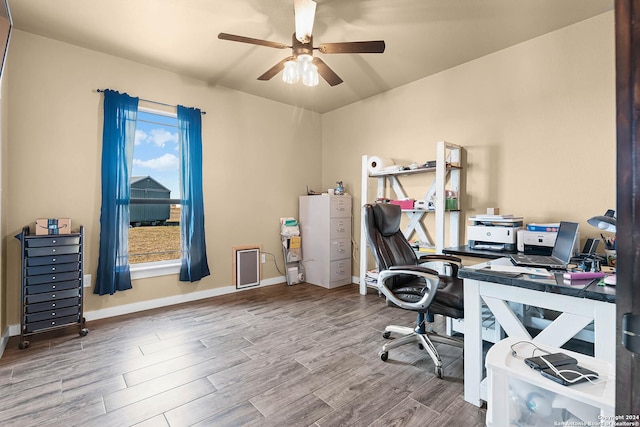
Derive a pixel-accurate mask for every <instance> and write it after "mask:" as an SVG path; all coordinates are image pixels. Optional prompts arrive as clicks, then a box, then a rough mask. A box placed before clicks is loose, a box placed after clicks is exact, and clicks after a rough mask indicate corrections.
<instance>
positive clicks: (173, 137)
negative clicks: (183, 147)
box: [150, 128, 178, 147]
mask: <svg viewBox="0 0 640 427" xmlns="http://www.w3.org/2000/svg"><path fill="white" fill-rule="evenodd" d="M150 140H151V142H153V143H154V144H155V145H157V146H158V147H164V146H165V144H166V143H167V142H173V143H175V144H177V143H178V133H177V132H175V133H171V132H169V131H168V130H166V129H162V128H156V129H152V130H151V137H150Z"/></svg>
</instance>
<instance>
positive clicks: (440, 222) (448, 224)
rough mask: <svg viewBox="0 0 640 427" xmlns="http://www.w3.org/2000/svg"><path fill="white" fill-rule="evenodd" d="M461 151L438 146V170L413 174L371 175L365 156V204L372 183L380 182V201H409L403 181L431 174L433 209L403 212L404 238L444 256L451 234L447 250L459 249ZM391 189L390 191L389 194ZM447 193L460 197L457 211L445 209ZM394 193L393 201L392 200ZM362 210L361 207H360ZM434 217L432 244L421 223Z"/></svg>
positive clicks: (363, 256)
mask: <svg viewBox="0 0 640 427" xmlns="http://www.w3.org/2000/svg"><path fill="white" fill-rule="evenodd" d="M461 150H462V147H460V146H458V145H455V144H451V143H449V142H446V141H439V142H438V143H437V146H436V166H435V167H430V168H419V169H413V170H403V171H390V172H380V173H375V174H370V173H369V156H367V155H364V156H362V191H361V195H362V203H363V205H364V204H365V203H369V202H370V201H368V200H367V197H368V194H369V182H370V180H371V179H372V178H373V179H376V181H377V196H376V197H377V198H387V197H388V198H390V199H398V200H401V199H407V198H409V196H408V195H407V194H406V192H405V190H404V188H403V187H402V184H401V182H400V179H401V178H402V177H405V176H411V175H425V176H426V175H428V174H432V175H434V176H433V179H431V181H428V182H427V184H429V182H430V186H429V187H428V189H427V192H426V193H425V195H424V200H427V201H429V200H433V202H434V209H433V210H424V209H411V210H403V212H404V214H405V215H406V216H407V218H408V220H409V221H408V223H407V225H406V226H405V228H404V229H403V234H404V235H405V237H407V239H410V238H411V236H412V235H413V234H414V233H416V235H417V236H418V238H419V240H420V241H422V242H426V243H427V244H430V245H432V246H433V248H434V250H435V253H437V254H442V250H443V249H444V247H445V232H446V231H448V233H449V244H448V245H447V246H459V245H460V205H459V204H460V170H461V169H462V164H461ZM387 188H389V191H387ZM445 190H450V191H454V192H456V193H457V194H458V209H455V210H447V209H446V206H445ZM391 191H392V192H393V193H394V195H395V196H394V197H389V196H388V194H389V195H390V193H391ZM361 208H362V207H361ZM430 212H431V213H434V214H435V238H434V241H433V242H431V239H430V238H429V235H428V233H427V229H426V228H425V225H424V223H423V222H422V220H423V219H424V217H425V216H426V215H427V214H428V213H430ZM362 219H363V216H362V214H361V221H360V224H361V226H360V294H362V295H365V294H366V293H367V285H366V283H365V280H364V278H365V275H366V273H367V255H368V254H367V237H366V234H365V228H364V221H363V220H362Z"/></svg>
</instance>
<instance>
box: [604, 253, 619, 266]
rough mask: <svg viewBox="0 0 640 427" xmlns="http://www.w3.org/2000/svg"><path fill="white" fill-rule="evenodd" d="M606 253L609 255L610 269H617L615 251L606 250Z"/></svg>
mask: <svg viewBox="0 0 640 427" xmlns="http://www.w3.org/2000/svg"><path fill="white" fill-rule="evenodd" d="M604 253H605V254H606V255H607V265H608V266H609V267H615V266H616V258H617V257H616V251H615V249H605V250H604Z"/></svg>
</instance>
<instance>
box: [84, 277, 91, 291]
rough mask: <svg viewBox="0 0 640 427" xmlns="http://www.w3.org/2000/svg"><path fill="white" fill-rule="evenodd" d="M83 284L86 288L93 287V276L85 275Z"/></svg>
mask: <svg viewBox="0 0 640 427" xmlns="http://www.w3.org/2000/svg"><path fill="white" fill-rule="evenodd" d="M82 284H83V286H84V287H85V288H89V287H91V275H90V274H85V275H84V276H82Z"/></svg>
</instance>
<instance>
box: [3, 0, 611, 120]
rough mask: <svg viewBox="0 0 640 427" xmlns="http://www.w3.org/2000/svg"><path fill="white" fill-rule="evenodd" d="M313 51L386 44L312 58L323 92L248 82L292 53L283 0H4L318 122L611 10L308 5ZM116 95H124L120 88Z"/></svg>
mask: <svg viewBox="0 0 640 427" xmlns="http://www.w3.org/2000/svg"><path fill="white" fill-rule="evenodd" d="M317 4H318V5H317V10H316V19H315V25H314V31H313V36H314V44H315V45H316V46H317V45H318V44H320V43H329V42H343V41H363V40H384V41H385V42H386V51H385V52H384V53H383V54H333V55H324V54H321V53H318V51H315V52H316V53H315V55H319V56H321V57H322V59H323V60H324V61H325V62H326V63H327V64H328V65H329V66H330V67H331V68H332V69H333V70H334V71H335V72H336V73H337V74H338V75H339V76H340V77H341V78H342V79H343V80H344V83H342V84H340V85H338V86H334V87H331V86H329V85H328V84H327V83H326V82H324V81H323V80H322V79H321V82H320V84H319V85H318V86H316V87H313V88H309V87H306V86H303V85H302V84H297V85H293V86H290V85H287V84H285V83H283V82H282V79H281V76H282V75H281V74H278V75H277V76H276V77H274V78H273V79H271V80H270V81H266V82H265V81H258V80H256V78H257V77H258V76H259V75H261V74H262V73H264V72H265V71H266V70H268V69H269V68H271V67H272V66H273V65H275V64H276V63H277V62H278V61H280V60H281V59H283V58H284V57H286V56H288V55H289V54H290V51H289V50H280V49H273V48H269V47H263V46H252V45H248V44H245V43H236V42H230V41H225V40H219V39H218V38H217V35H218V33H220V32H226V33H232V34H238V35H243V36H247V37H253V38H260V39H266V40H270V41H275V42H280V43H285V44H291V35H292V34H293V31H294V17H293V0H9V7H10V10H11V14H12V17H13V22H14V26H15V28H17V29H20V30H23V31H27V32H30V33H34V34H38V35H41V36H45V37H50V38H52V39H56V40H60V41H64V42H67V43H71V44H74V45H77V46H81V47H85V48H89V49H92V50H96V51H100V52H104V53H107V54H111V55H115V56H119V57H122V58H126V59H130V60H133V61H136V62H140V63H143V64H147V65H151V66H154V67H157V68H162V69H166V70H170V71H174V72H177V73H180V74H183V75H186V76H191V77H195V78H198V79H201V80H204V81H206V82H208V83H209V84H211V85H220V86H225V87H228V88H232V89H236V90H239V91H242V92H246V93H250V94H253V95H256V96H260V97H264V98H268V99H272V100H275V101H279V102H283V103H287V104H291V105H296V106H299V107H302V108H306V109H310V110H313V111H318V112H321V113H324V112H327V111H331V110H333V109H336V108H339V107H342V106H344V105H347V104H351V103H353V102H356V101H359V100H361V99H364V98H367V97H370V96H373V95H376V94H379V93H381V92H384V91H387V90H389V89H393V88H395V87H398V86H401V85H404V84H406V83H409V82H412V81H415V80H418V79H421V78H423V77H426V76H429V75H431V74H434V73H438V72H440V71H443V70H446V69H448V68H451V67H454V66H456V65H459V64H462V63H465V62H468V61H470V60H473V59H475V58H478V57H481V56H484V55H487V54H489V53H491V52H495V51H498V50H501V49H504V48H506V47H509V46H512V45H514V44H517V43H520V42H523V41H525V40H528V39H531V38H533V37H537V36H539V35H542V34H544V33H547V32H550V31H553V30H556V29H558V28H561V27H564V26H567V25H570V24H573V23H576V22H579V21H582V20H585V19H588V18H590V17H593V16H595V15H598V14H601V13H604V12H606V11H609V10H612V9H613V0H317ZM123 90H126V88H123Z"/></svg>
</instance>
